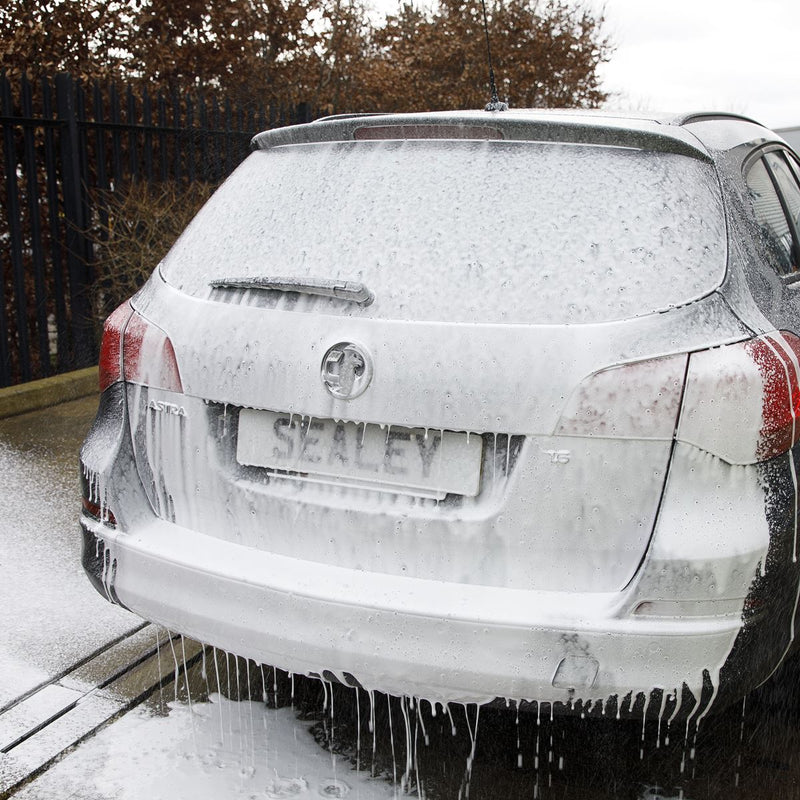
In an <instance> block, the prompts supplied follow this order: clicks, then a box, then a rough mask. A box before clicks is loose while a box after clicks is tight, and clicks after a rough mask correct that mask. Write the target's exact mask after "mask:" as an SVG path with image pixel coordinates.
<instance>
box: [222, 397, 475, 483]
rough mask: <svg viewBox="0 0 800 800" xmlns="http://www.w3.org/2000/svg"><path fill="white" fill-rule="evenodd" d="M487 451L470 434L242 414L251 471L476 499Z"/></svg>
mask: <svg viewBox="0 0 800 800" xmlns="http://www.w3.org/2000/svg"><path fill="white" fill-rule="evenodd" d="M482 450H483V440H482V439H481V437H480V436H474V435H473V436H470V435H468V434H466V433H453V432H452V431H440V430H436V431H433V430H427V431H426V430H425V429H423V428H397V427H395V426H391V427H387V428H381V427H380V426H379V425H372V424H356V423H355V422H340V421H336V420H332V419H316V418H310V417H302V418H301V417H299V416H297V415H289V414H280V413H276V412H274V411H256V410H253V409H242V411H241V412H240V414H239V436H238V444H237V449H236V459H237V461H238V462H239V463H240V464H244V465H248V466H254V467H266V468H268V469H274V470H283V471H286V472H289V473H301V474H302V475H303V476H316V477H319V478H331V479H334V480H336V481H345V482H351V483H353V484H354V485H364V484H366V485H372V484H380V485H382V486H385V487H387V488H389V489H391V488H392V487H394V488H395V489H403V490H418V493H420V494H432V495H436V496H443V495H444V494H447V493H450V492H452V493H454V494H461V495H466V496H468V497H474V496H475V495H476V494H477V493H478V486H479V483H480V473H481V456H482ZM376 488H378V487H376Z"/></svg>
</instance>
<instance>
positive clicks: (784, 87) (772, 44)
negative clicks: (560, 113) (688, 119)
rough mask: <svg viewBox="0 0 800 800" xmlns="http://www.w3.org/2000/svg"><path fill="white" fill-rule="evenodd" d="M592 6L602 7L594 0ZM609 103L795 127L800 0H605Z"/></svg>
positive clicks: (799, 116)
mask: <svg viewBox="0 0 800 800" xmlns="http://www.w3.org/2000/svg"><path fill="white" fill-rule="evenodd" d="M593 7H594V8H600V7H601V2H600V1H599V0H597V2H595V3H594V4H593ZM605 10H606V27H605V30H606V33H607V34H609V35H610V36H611V38H612V40H613V41H614V42H615V43H616V44H617V49H616V52H615V53H614V55H613V56H612V58H611V61H610V62H609V63H608V64H606V65H604V66H603V68H602V73H601V74H602V77H603V83H604V88H605V89H606V90H607V91H611V92H615V93H618V97H615V98H614V99H613V100H612V101H611V103H610V105H611V106H612V107H615V108H633V109H637V110H641V111H654V110H661V111H689V110H706V109H714V110H718V111H735V112H737V113H740V114H746V115H748V116H751V117H754V118H755V119H757V120H758V121H759V122H763V123H764V124H765V125H768V126H769V127H772V128H781V127H793V126H800V0H758V2H752V0H751V1H750V2H742V0H667V2H666V3H656V2H653V0H606V3H605Z"/></svg>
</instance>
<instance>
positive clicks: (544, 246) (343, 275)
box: [162, 141, 726, 323]
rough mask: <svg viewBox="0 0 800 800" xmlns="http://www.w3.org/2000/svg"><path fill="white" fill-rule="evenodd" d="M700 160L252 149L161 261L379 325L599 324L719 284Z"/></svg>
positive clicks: (274, 300) (352, 147)
mask: <svg viewBox="0 0 800 800" xmlns="http://www.w3.org/2000/svg"><path fill="white" fill-rule="evenodd" d="M725 259H726V247H725V224H724V219H723V213H722V206H721V202H720V198H719V191H718V188H717V184H716V182H715V179H714V173H713V170H712V167H711V166H710V165H708V164H706V163H704V162H701V161H698V160H695V159H692V158H689V157H687V156H682V155H675V154H669V153H653V152H645V151H640V150H635V149H626V148H612V147H600V146H584V145H568V144H551V143H538V142H472V141H467V142H464V141H384V142H336V143H321V144H309V145H294V146H285V147H277V148H275V149H271V150H264V151H257V152H255V153H252V154H251V155H250V156H249V157H248V158H247V159H246V160H245V162H244V163H243V164H242V165H241V166H240V167H239V168H238V169H237V170H236V172H235V173H234V174H233V175H232V176H231V177H230V178H229V179H228V180H227V182H226V183H225V184H224V185H223V186H222V187H221V188H220V189H219V190H218V191H217V192H216V193H215V194H214V196H213V197H212V198H211V200H210V201H209V202H208V203H207V204H206V206H205V207H204V208H203V209H202V210H201V211H200V213H199V214H198V216H197V217H196V218H195V219H194V221H193V222H192V223H191V224H190V225H189V227H188V228H187V230H186V231H185V232H184V234H183V235H182V236H181V238H180V239H179V240H178V242H177V243H176V244H175V246H174V247H173V248H172V250H171V251H170V253H169V254H168V255H167V257H166V259H165V260H164V262H163V263H162V274H163V275H164V278H165V279H166V280H167V281H168V282H169V283H170V284H172V285H174V286H176V287H177V288H180V289H181V290H183V291H185V292H188V293H190V294H192V295H195V296H199V297H212V296H215V297H217V299H220V300H223V299H227V300H229V301H234V302H247V303H256V304H259V305H267V306H272V307H278V308H293V309H295V310H298V311H310V312H319V313H327V314H343V315H354V316H359V317H368V318H370V317H371V318H381V319H408V320H439V321H449V322H489V323H564V322H572V323H578V322H603V321H610V320H615V319H623V318H626V317H631V316H637V315H641V314H646V313H650V312H653V311H658V310H662V309H666V308H669V307H670V306H674V305H679V304H683V303H686V302H688V301H690V300H693V299H695V298H697V297H699V296H702V295H704V294H706V293H708V292H709V291H711V290H712V289H714V288H716V286H718V285H719V284H720V282H721V280H722V278H723V276H724V271H725ZM259 277H260V278H264V277H271V278H275V277H289V278H295V279H341V280H347V281H360V282H362V283H364V284H365V285H366V286H367V288H368V289H369V290H370V291H371V292H373V293H374V295H375V300H374V302H373V303H372V304H371V305H369V306H366V307H361V306H359V305H357V304H355V303H352V302H344V301H341V300H333V299H330V298H326V297H322V298H320V297H311V296H306V295H298V294H296V293H291V294H282V293H280V292H275V291H267V292H264V291H246V292H245V293H244V296H242V295H241V290H240V291H239V296H238V297H236V296H235V294H236V293H233V292H230V291H227V290H226V291H223V292H220V291H219V290H214V291H213V294H212V289H211V287H210V285H209V284H210V282H211V281H214V280H219V279H237V278H259Z"/></svg>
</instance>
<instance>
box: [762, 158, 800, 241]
mask: <svg viewBox="0 0 800 800" xmlns="http://www.w3.org/2000/svg"><path fill="white" fill-rule="evenodd" d="M764 158H765V160H766V162H767V165H768V166H769V168H770V170H771V171H772V175H773V177H774V178H775V182H776V183H777V184H778V191H779V192H780V194H781V196H782V197H783V200H784V204H785V206H786V213H787V214H788V216H789V225H790V227H792V228H793V234H794V235H795V237H796V236H797V231H798V226H800V185H798V183H797V178H796V177H795V174H794V172H792V168H791V166H790V165H789V162H788V160H787V158H786V155H785V154H784V153H778V152H775V151H773V152H772V153H767V154H766V156H764Z"/></svg>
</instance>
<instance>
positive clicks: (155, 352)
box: [100, 302, 183, 392]
mask: <svg viewBox="0 0 800 800" xmlns="http://www.w3.org/2000/svg"><path fill="white" fill-rule="evenodd" d="M123 379H124V380H126V381H128V382H129V383H139V384H142V385H144V386H149V387H151V388H154V389H166V390H168V391H171V392H183V384H182V383H181V376H180V371H179V370H178V362H177V359H176V358H175V350H174V348H173V347H172V342H171V341H170V340H169V337H168V336H167V334H166V333H164V331H162V330H161V328H159V327H158V326H157V325H154V324H153V323H152V322H149V321H148V320H146V319H145V318H144V317H143V316H142V315H141V314H139V313H137V312H136V311H134V310H133V308H132V306H131V304H130V302H125V303H123V304H122V305H121V306H120V307H119V308H117V309H116V311H114V313H113V314H111V316H109V318H108V319H107V320H106V323H105V325H104V326H103V342H102V344H101V346H100V391H104V390H105V389H107V388H108V387H109V386H110V385H111V384H112V383H115V382H117V381H120V380H123Z"/></svg>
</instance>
